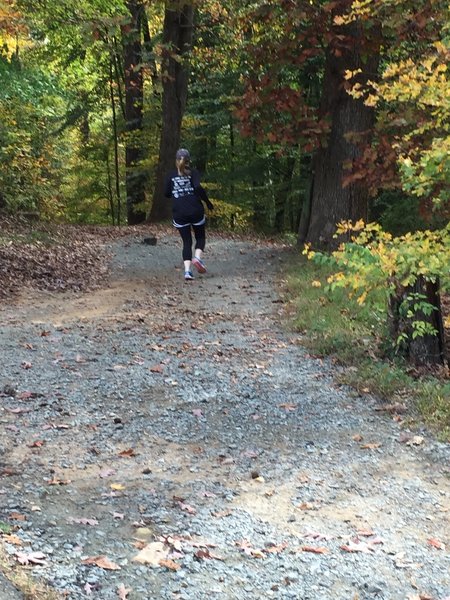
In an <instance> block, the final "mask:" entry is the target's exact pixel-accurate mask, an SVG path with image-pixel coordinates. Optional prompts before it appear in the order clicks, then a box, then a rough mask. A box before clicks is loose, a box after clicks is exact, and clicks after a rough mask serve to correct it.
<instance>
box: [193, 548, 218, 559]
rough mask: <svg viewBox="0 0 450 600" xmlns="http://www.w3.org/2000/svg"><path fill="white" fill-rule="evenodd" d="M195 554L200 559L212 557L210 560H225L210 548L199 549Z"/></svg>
mask: <svg viewBox="0 0 450 600" xmlns="http://www.w3.org/2000/svg"><path fill="white" fill-rule="evenodd" d="M194 556H195V557H196V558H198V559H200V560H201V559H210V560H223V558H222V557H221V556H218V555H217V554H214V553H213V552H211V551H210V550H208V549H206V550H197V552H196V553H195V554H194Z"/></svg>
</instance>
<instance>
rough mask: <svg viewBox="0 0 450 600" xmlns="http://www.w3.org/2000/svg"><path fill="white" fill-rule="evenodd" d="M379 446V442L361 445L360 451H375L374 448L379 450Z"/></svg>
mask: <svg viewBox="0 0 450 600" xmlns="http://www.w3.org/2000/svg"><path fill="white" fill-rule="evenodd" d="M380 446H381V443H380V442H372V443H369V444H362V445H361V449H362V450H375V449H376V448H379V447H380Z"/></svg>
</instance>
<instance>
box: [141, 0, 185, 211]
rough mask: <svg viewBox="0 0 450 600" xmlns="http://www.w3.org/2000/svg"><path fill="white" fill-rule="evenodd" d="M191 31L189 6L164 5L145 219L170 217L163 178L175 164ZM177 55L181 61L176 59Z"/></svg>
mask: <svg viewBox="0 0 450 600" xmlns="http://www.w3.org/2000/svg"><path fill="white" fill-rule="evenodd" d="M192 32H193V8H192V5H187V4H185V5H184V6H182V7H181V8H177V7H176V5H174V6H171V4H170V3H169V4H168V5H167V6H166V11H165V15H164V29H163V45H164V54H163V60H162V65H161V72H162V84H163V95H162V127H161V138H160V145H159V161H158V166H157V169H156V182H155V189H154V192H153V200H152V208H151V211H150V215H149V221H151V222H158V221H164V220H166V219H168V218H170V214H171V206H170V202H169V201H168V200H167V199H166V198H164V193H163V190H164V177H165V174H166V173H167V171H168V170H170V168H173V166H174V163H175V153H176V151H177V148H178V147H179V145H180V135H181V122H182V119H183V114H184V110H185V108H186V100H187V89H188V68H187V65H186V62H185V55H186V53H187V52H188V51H189V50H190V47H191V43H192ZM180 58H181V59H182V60H180Z"/></svg>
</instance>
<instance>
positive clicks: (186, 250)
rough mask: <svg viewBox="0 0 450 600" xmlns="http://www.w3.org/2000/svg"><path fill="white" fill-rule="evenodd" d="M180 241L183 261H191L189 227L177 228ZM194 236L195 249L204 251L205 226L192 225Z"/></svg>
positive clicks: (190, 234)
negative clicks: (181, 241) (181, 242)
mask: <svg viewBox="0 0 450 600" xmlns="http://www.w3.org/2000/svg"><path fill="white" fill-rule="evenodd" d="M177 229H178V231H179V232H180V235H181V239H182V240H183V260H192V231H191V225H185V226H184V227H178V228H177ZM192 229H193V230H194V235H195V249H196V250H197V249H198V250H204V249H205V242H206V234H205V224H203V225H192Z"/></svg>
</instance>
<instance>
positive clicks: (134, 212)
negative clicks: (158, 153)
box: [122, 0, 146, 225]
mask: <svg viewBox="0 0 450 600" xmlns="http://www.w3.org/2000/svg"><path fill="white" fill-rule="evenodd" d="M126 5H127V8H128V10H129V12H130V17H131V22H130V24H128V25H123V26H122V38H123V47H124V67H125V68H124V72H125V120H126V140H125V143H126V146H125V169H126V190H127V219H128V224H129V225H137V224H138V223H142V222H143V221H144V220H145V184H146V174H145V171H144V169H143V167H142V165H141V161H142V160H143V158H144V150H143V143H142V135H141V132H142V114H143V103H144V78H143V72H142V71H143V69H142V44H141V19H142V11H143V10H144V6H143V4H142V2H141V0H131V1H130V2H127V3H126Z"/></svg>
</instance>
